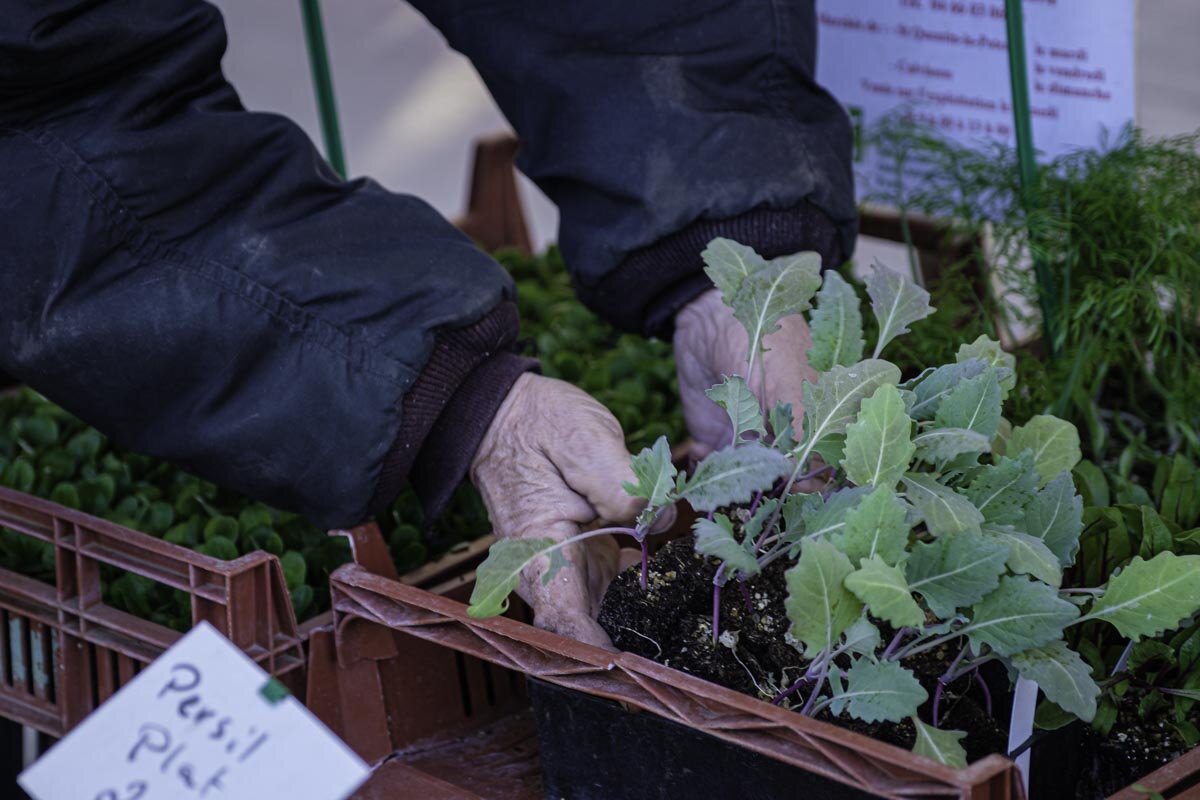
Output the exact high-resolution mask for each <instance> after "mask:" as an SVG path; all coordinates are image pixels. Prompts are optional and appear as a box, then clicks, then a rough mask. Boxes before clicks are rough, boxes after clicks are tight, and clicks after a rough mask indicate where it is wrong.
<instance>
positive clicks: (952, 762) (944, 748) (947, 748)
mask: <svg viewBox="0 0 1200 800" xmlns="http://www.w3.org/2000/svg"><path fill="white" fill-rule="evenodd" d="M912 724H913V727H914V728H916V729H917V741H916V744H914V745H913V749H912V751H913V752H914V753H916V754H917V755H919V756H925V757H926V758H932V759H933V760H934V761H936V762H938V763H939V764H945V765H946V766H947V767H954V768H955V769H963V768H965V767H966V766H967V751H966V750H964V749H963V746H962V739H963V737H964V736H966V735H967V734H966V733H965V732H964V731H944V730H941V729H940V728H935V727H933V726H932V725H926V724H925V723H924V722H921V720H920V719H918V718H917V716H916V715H915V714H914V715H913V717H912Z"/></svg>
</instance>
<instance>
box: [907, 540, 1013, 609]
mask: <svg viewBox="0 0 1200 800" xmlns="http://www.w3.org/2000/svg"><path fill="white" fill-rule="evenodd" d="M1007 558H1008V547H1007V546H1006V545H1005V544H1004V543H1002V542H998V541H995V540H994V539H988V538H985V537H984V536H983V535H982V534H978V533H960V534H957V535H954V536H945V537H942V538H940V539H935V540H934V541H932V542H929V543H921V544H917V545H915V546H914V547H913V550H912V555H911V556H909V559H908V564H907V565H906V566H905V577H907V578H908V588H909V589H911V590H912V591H914V592H917V593H918V594H920V595H921V596H922V597H924V598H925V602H926V603H927V604H928V605H929V608H930V609H931V610H932V611H933V613H935V614H937V615H938V616H939V617H942V618H943V619H945V618H948V617H952V616H953V615H954V612H955V611H956V610H957V609H959V608H962V607H965V606H969V605H972V604H974V603H977V602H979V600H981V599H982V598H983V597H984V596H986V595H987V594H988V592H991V591H992V590H993V589H995V588H996V585H997V583H998V581H999V579H1000V575H1001V573H1003V572H1004V569H1005V567H1004V562H1005V560H1006V559H1007Z"/></svg>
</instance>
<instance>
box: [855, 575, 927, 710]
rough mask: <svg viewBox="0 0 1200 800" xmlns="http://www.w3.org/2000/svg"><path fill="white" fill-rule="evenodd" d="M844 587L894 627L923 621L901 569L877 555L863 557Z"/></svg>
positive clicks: (919, 608)
mask: <svg viewBox="0 0 1200 800" xmlns="http://www.w3.org/2000/svg"><path fill="white" fill-rule="evenodd" d="M846 588H847V589H849V590H850V591H852V592H854V596H855V597H857V598H858V599H859V600H862V601H863V602H864V603H866V605H867V611H868V612H870V614H871V615H872V616H874V617H876V618H877V619H882V620H884V621H886V622H889V623H891V624H892V626H893V627H895V628H902V627H905V626H908V627H914V628H915V627H919V626H920V625H921V624H922V623H923V622H925V612H924V611H922V610H921V607H920V606H919V605H917V601H916V600H913V596H912V592H911V591H909V588H908V582H907V581H905V580H904V573H903V572H901V571H900V570H899V569H897V568H896V567H889V566H888V565H887V564H885V563H884V562H883V560H882V559H880V558H879V557H878V556H876V557H874V558H864V559H863V561H862V564H861V565H860V566H859V568H858V570H857V571H855V572H852V573H850V575H849V576H847V577H846ZM903 716H907V715H903Z"/></svg>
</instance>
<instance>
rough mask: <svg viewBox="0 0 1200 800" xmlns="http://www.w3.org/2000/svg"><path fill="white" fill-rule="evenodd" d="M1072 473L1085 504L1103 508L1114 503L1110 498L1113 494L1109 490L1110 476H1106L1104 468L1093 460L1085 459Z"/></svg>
mask: <svg viewBox="0 0 1200 800" xmlns="http://www.w3.org/2000/svg"><path fill="white" fill-rule="evenodd" d="M1071 474H1072V477H1073V478H1074V479H1075V485H1076V486H1077V487H1078V488H1079V493H1080V495H1081V496H1082V497H1083V504H1084V505H1085V506H1087V507H1089V508H1091V507H1092V506H1096V507H1098V508H1103V507H1104V506H1107V505H1111V504H1112V502H1111V500H1110V499H1109V498H1110V496H1111V495H1110V494H1109V491H1108V478H1106V477H1104V470H1102V469H1100V468H1099V467H1097V466H1096V465H1095V464H1093V463H1092V462H1091V461H1087V460H1084V461H1080V462H1079V463H1078V464H1076V465H1075V469H1074V470H1072V472H1071Z"/></svg>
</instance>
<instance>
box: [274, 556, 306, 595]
mask: <svg viewBox="0 0 1200 800" xmlns="http://www.w3.org/2000/svg"><path fill="white" fill-rule="evenodd" d="M279 563H280V565H281V566H282V567H283V578H284V580H285V581H286V582H287V587H288V588H289V589H295V588H296V587H297V586H303V585H304V578H305V576H307V574H308V565H307V564H306V563H305V561H304V556H302V555H300V554H299V553H297V552H296V551H295V550H288V551H287V552H286V553H284V554H283V555H282V556H280V558H279Z"/></svg>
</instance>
